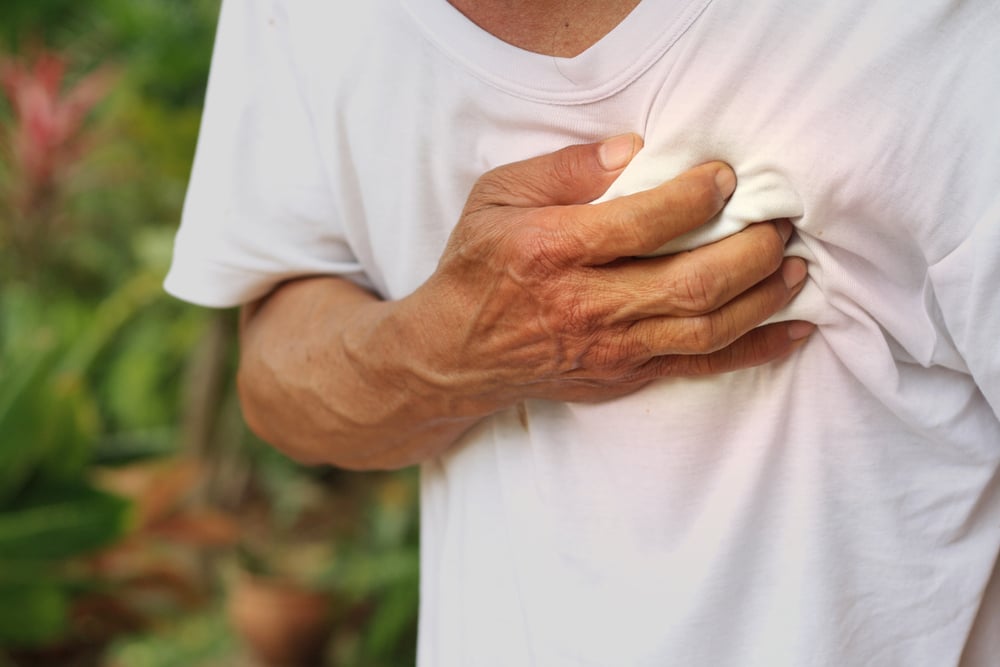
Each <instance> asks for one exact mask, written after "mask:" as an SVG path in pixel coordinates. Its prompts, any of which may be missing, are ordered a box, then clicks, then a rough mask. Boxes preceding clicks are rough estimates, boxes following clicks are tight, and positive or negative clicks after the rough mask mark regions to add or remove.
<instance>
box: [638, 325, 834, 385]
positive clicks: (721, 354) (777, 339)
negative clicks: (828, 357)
mask: <svg viewBox="0 0 1000 667" xmlns="http://www.w3.org/2000/svg"><path fill="white" fill-rule="evenodd" d="M815 329H816V326H815V325H814V324H811V323H809V322H803V321H800V320H794V321H790V322H778V323H776V324H769V325H767V326H763V327H758V328H756V329H752V330H751V331H749V332H748V333H746V334H744V335H743V336H741V337H740V338H739V339H737V340H736V341H735V342H733V344H732V345H729V346H727V347H724V348H722V349H721V350H717V351H715V352H712V353H710V354H699V355H671V356H665V357H656V358H653V359H651V360H650V361H648V362H647V363H646V364H645V366H644V367H643V368H642V369H641V371H640V373H641V374H642V375H643V376H645V377H648V378H651V379H652V378H657V377H693V376H700V375H715V374H717V373H728V372H730V371H737V370H742V369H744V368H751V367H753V366H759V365H761V364H765V363H768V362H771V361H774V360H776V359H780V358H781V357H783V356H785V355H787V354H788V353H790V352H791V351H793V350H795V349H796V348H798V347H800V346H801V345H802V344H803V343H805V342H806V340H808V338H809V335H810V334H812V332H813V331H814V330H815Z"/></svg>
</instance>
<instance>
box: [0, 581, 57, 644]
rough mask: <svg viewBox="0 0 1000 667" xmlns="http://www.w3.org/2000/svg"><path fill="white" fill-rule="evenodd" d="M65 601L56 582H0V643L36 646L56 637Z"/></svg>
mask: <svg viewBox="0 0 1000 667" xmlns="http://www.w3.org/2000/svg"><path fill="white" fill-rule="evenodd" d="M67 608H68V602H67V599H66V595H65V593H64V592H63V591H62V590H60V588H59V587H58V586H57V585H55V584H48V583H45V582H38V583H23V584H0V645H2V646H37V645H41V644H46V643H49V642H51V641H53V640H55V639H58V638H59V637H60V636H61V635H62V634H63V633H64V632H65V629H66V626H67V611H68V609H67Z"/></svg>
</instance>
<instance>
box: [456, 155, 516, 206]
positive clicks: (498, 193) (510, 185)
mask: <svg viewBox="0 0 1000 667" xmlns="http://www.w3.org/2000/svg"><path fill="white" fill-rule="evenodd" d="M518 185H519V179H518V178H517V177H516V176H515V175H514V173H513V172H512V170H511V169H510V168H509V167H508V166H506V165H505V166H502V167H495V168H493V169H490V170H489V171H487V172H486V173H484V174H483V175H482V176H480V177H479V178H478V179H477V180H476V182H475V184H474V185H473V186H472V191H471V192H470V193H469V199H468V203H467V208H468V209H470V210H473V211H475V210H480V209H484V208H489V207H492V206H502V205H504V204H506V203H507V199H508V197H509V193H510V192H511V191H512V189H514V188H515V187H516V186H518Z"/></svg>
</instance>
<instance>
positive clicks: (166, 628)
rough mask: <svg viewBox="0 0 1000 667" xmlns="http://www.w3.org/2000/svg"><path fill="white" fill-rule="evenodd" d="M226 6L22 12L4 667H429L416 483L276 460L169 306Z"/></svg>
mask: <svg viewBox="0 0 1000 667" xmlns="http://www.w3.org/2000/svg"><path fill="white" fill-rule="evenodd" d="M218 5H219V0H85V1H81V0H2V2H0V667H10V666H12V665H18V666H21V665H25V666H30V667H44V666H47V665H58V666H59V667H74V666H77V665H80V666H88V665H102V666H104V665H107V666H112V667H140V666H150V667H154V666H157V667H166V666H168V665H169V666H175V665H176V666H181V665H183V666H184V667H192V666H193V667H198V666H200V665H223V666H225V665H234V666H240V667H242V666H247V667H252V666H253V665H277V664H283V665H337V666H351V665H359V666H360V665H364V666H366V667H378V666H380V665H392V666H399V665H410V664H413V662H414V649H415V641H416V639H415V625H416V611H417V575H418V564H417V514H416V497H417V488H416V487H417V479H416V474H415V471H414V470H409V471H403V472H399V473H377V474H376V473H372V474H358V473H345V472H340V471H337V470H333V469H321V468H320V469H306V468H303V467H300V466H298V465H296V464H295V463H293V462H292V461H290V460H288V459H286V458H284V457H283V456H281V455H280V454H278V453H276V452H275V451H273V450H271V449H270V448H268V447H267V446H266V445H264V444H263V443H261V442H259V441H257V440H256V439H255V438H254V437H253V436H252V435H251V434H250V433H249V432H248V430H247V429H246V427H245V426H244V424H243V422H242V420H241V417H240V414H239V408H238V405H237V403H236V397H235V394H234V389H233V383H232V378H233V372H234V359H235V346H236V341H235V336H234V333H235V315H236V314H235V312H232V311H218V312H213V311H208V310H205V309H200V308H196V307H193V306H188V305H185V304H182V303H180V302H177V301H175V300H173V299H171V298H170V297H168V296H166V295H165V294H164V293H163V292H162V289H161V281H162V279H163V276H164V274H165V272H166V268H167V264H168V262H169V259H170V252H171V244H172V238H173V234H174V231H175V229H176V225H177V221H178V219H179V213H180V208H181V205H182V202H183V196H184V190H185V187H186V183H187V178H188V173H189V169H190V164H191V159H192V156H193V153H194V146H195V141H196V139H197V132H198V124H199V119H200V113H201V104H202V100H203V96H204V89H205V82H206V79H207V75H208V67H209V61H210V56H211V49H212V40H213V37H214V31H215V22H216V18H217V13H218V9H219V7H218Z"/></svg>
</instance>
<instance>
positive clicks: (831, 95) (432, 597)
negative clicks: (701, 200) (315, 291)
mask: <svg viewBox="0 0 1000 667" xmlns="http://www.w3.org/2000/svg"><path fill="white" fill-rule="evenodd" d="M998 54H1000V5H998V4H997V3H995V2H989V1H987V0H980V1H962V0H921V1H920V2H912V1H904V0H882V1H880V2H867V1H863V0H837V1H836V2H834V1H832V0H830V1H820V2H812V3H802V2H793V1H792V0H764V1H761V2H743V1H741V0H673V1H670V2H667V1H654V0H645V1H643V2H641V3H640V4H639V5H638V7H637V8H636V9H635V10H634V11H633V12H632V13H631V14H630V15H629V16H628V17H627V18H626V19H625V20H624V21H623V22H622V23H621V24H620V25H619V26H618V27H617V28H616V29H614V30H613V31H612V32H611V33H609V34H608V35H607V36H606V37H604V38H603V39H602V40H600V41H599V42H598V43H597V44H595V45H594V46H593V47H591V48H590V49H588V50H587V51H585V52H584V53H582V54H580V55H579V56H577V57H574V58H553V57H547V56H543V55H539V54H536V53H529V52H526V51H523V50H520V49H517V48H515V47H513V46H511V45H509V44H506V43H504V42H502V41H500V40H498V39H496V38H494V37H493V36H491V35H489V34H488V33H486V32H484V31H482V30H481V29H479V28H478V27H476V26H475V25H474V24H472V23H471V22H469V21H468V20H467V19H466V18H465V17H464V16H462V15H461V14H460V13H458V12H457V11H456V10H455V9H453V8H452V7H451V6H450V5H448V4H447V3H446V2H445V1H444V0H369V1H368V2H361V3H339V2H325V1H320V0H315V1H310V0H288V1H287V2H280V3H279V2H271V1H268V0H240V1H238V2H237V1H235V0H227V2H226V4H225V5H224V8H223V12H222V17H221V20H220V28H219V34H218V41H217V46H216V52H215V56H214V64H213V71H212V75H211V80H210V84H209V91H208V100H207V106H206V109H205V115H204V120H203V130H202V134H201V139H200V142H199V147H198V154H197V159H196V163H195V167H194V171H193V174H192V180H191V185H190V189H189V193H188V198H187V202H186V206H185V211H184V217H183V221H182V226H181V229H180V231H179V233H178V236H177V243H176V252H175V257H174V264H173V266H172V268H171V271H170V274H169V276H168V277H167V281H166V286H167V289H168V290H169V291H171V292H172V293H174V294H176V295H178V296H180V297H182V298H185V299H188V300H190V301H194V302H196V303H201V304H205V305H210V306H231V305H235V304H239V303H244V302H247V301H249V300H252V299H255V298H258V297H260V296H262V295H264V294H265V293H267V292H268V291H269V290H270V289H272V288H273V286H274V285H275V284H276V283H278V282H279V281H281V280H285V279H288V278H292V277H295V276H302V275H310V274H337V275H343V276H345V277H347V278H349V279H351V280H354V281H356V282H358V283H359V284H362V285H364V286H366V287H367V288H369V289H371V290H373V291H374V292H375V293H377V294H378V295H379V296H380V297H382V298H385V299H397V298H401V297H404V296H406V295H407V294H408V293H410V292H411V291H412V290H414V289H415V288H416V287H417V286H418V285H420V284H421V282H422V281H424V280H425V279H426V278H427V277H428V276H429V275H430V274H431V272H432V271H433V270H434V267H435V265H436V262H437V260H438V258H439V256H440V253H441V251H442V249H443V247H444V244H445V241H446V239H447V237H448V234H449V232H450V230H451V229H452V227H453V226H454V224H455V222H456V221H457V220H458V217H459V214H460V211H461V209H462V206H463V203H464V201H465V198H466V196H467V194H468V192H469V190H470V188H471V186H472V184H473V183H474V182H475V180H476V178H477V177H478V176H479V175H480V174H482V173H483V172H485V171H487V170H488V169H491V168H493V167H496V166H498V165H502V164H506V163H509V162H513V161H515V160H520V159H524V158H527V157H530V156H534V155H539V154H542V153H546V152H549V151H552V150H555V149H558V148H561V147H563V146H565V145H567V144H570V143H579V142H589V141H595V140H598V139H601V138H604V137H607V136H611V135H614V134H618V133H621V132H630V131H631V132H638V133H639V134H641V135H642V136H643V137H644V140H645V145H644V148H643V149H642V151H641V152H640V153H639V154H638V155H637V156H636V157H635V159H634V161H633V162H632V163H631V164H630V165H629V167H628V168H627V169H626V170H625V171H624V172H623V174H622V175H621V177H620V179H619V181H618V182H616V183H615V184H614V185H613V186H612V187H611V190H610V191H609V193H608V194H607V195H606V197H612V196H617V195H620V194H625V193H628V192H632V191H635V190H637V189H642V188H646V187H651V186H653V185H656V184H658V183H660V182H662V181H664V180H666V179H669V178H671V177H673V176H675V175H676V174H678V173H680V172H681V171H683V170H685V169H686V168H688V167H691V166H694V165H696V164H698V163H700V162H704V161H707V160H711V159H721V160H725V161H727V162H729V163H730V164H732V165H733V167H734V168H735V170H736V172H737V176H738V179H739V184H738V187H737V190H736V192H735V194H734V196H733V197H732V200H731V201H730V202H729V204H728V205H727V206H726V208H725V210H724V211H723V212H722V214H721V215H720V216H719V217H718V219H716V220H714V221H713V222H712V223H710V224H709V225H708V226H706V228H705V229H703V230H699V231H698V232H697V233H696V234H695V235H694V236H693V237H691V238H688V239H685V240H684V241H683V243H685V244H688V245H685V246H683V247H689V246H690V245H692V244H693V245H696V244H699V243H705V242H710V241H712V240H715V239H718V238H721V237H722V236H724V235H726V234H729V233H732V232H733V231H735V230H738V229H741V228H742V227H744V226H745V225H747V224H750V223H752V222H755V221H759V220H765V219H769V218H776V217H788V218H789V219H791V220H792V222H793V223H794V225H795V227H796V229H797V233H796V237H795V238H794V239H793V241H792V243H791V244H790V246H789V252H790V253H792V254H797V255H800V256H802V257H804V258H806V259H807V261H808V263H809V279H808V284H807V286H806V288H805V289H804V291H803V292H802V294H801V295H800V296H799V297H798V298H797V299H796V301H795V302H794V303H793V304H792V306H791V307H790V308H789V309H788V311H787V312H784V313H781V314H779V315H778V317H779V318H792V317H794V318H804V319H809V320H811V321H813V322H816V323H817V324H818V325H819V326H818V330H817V332H816V333H815V334H814V335H813V336H812V337H811V338H810V339H809V341H808V342H807V343H806V344H805V345H804V346H803V347H801V348H800V349H799V350H797V351H796V352H795V353H794V354H792V355H791V356H790V357H788V358H786V359H784V360H782V361H779V362H776V363H772V364H769V365H765V366H762V367H759V368H754V369H750V370H746V371H740V372H735V373H729V374H725V375H721V376H717V377H711V378H700V379H668V380H663V381H659V382H656V383H654V384H652V385H650V386H649V387H647V388H645V389H643V390H642V391H639V392H637V393H635V394H633V395H630V396H627V397H624V398H621V399H618V400H614V401H609V402H606V403H601V404H597V405H579V404H567V403H557V402H549V401H528V402H527V404H526V406H525V409H524V412H523V413H522V414H520V415H519V414H517V412H516V411H514V410H511V411H509V412H502V413H499V414H496V415H494V416H493V417H491V418H488V419H486V420H484V421H483V422H481V423H480V424H479V425H478V426H476V427H475V428H474V429H473V430H471V431H470V432H469V433H467V434H466V435H465V436H464V437H463V438H462V440H461V441H460V442H459V443H458V444H457V445H456V446H455V447H454V448H453V449H452V450H451V451H450V452H449V453H448V454H447V455H446V456H443V457H442V458H440V459H437V460H433V461H429V462H427V463H425V464H424V465H423V467H422V499H421V520H422V528H421V529H422V538H421V578H422V581H421V610H420V640H419V654H420V658H419V660H420V664H421V665H423V666H424V667H431V666H433V667H440V666H445V667H452V666H453V667H469V666H476V665H484V666H487V665H489V666H492V665H497V666H500V665H503V666H509V665H542V666H545V667H561V666H570V665H573V666H575V665H601V666H604V665H608V666H611V665H614V666H622V665H626V666H628V665H642V666H657V667H659V666H663V665H685V666H689V665H695V666H698V665H706V666H711V667H726V666H732V667H752V666H761V667H763V666H766V667H776V666H788V667H792V666H796V667H798V666H802V665H810V666H831V667H832V666H837V667H842V666H845V665H851V666H859V665H878V666H884V665H901V666H906V667H914V666H927V667H943V666H947V665H958V664H962V665H966V666H971V667H987V666H989V665H995V664H1000V663H998V662H997V661H998V660H1000V658H998V657H997V656H1000V646H998V644H1000V590H998V583H997V579H998V577H997V575H995V574H991V573H992V572H993V571H994V567H995V563H996V559H997V554H998V550H1000V478H998V470H1000V419H998V414H1000V351H998V344H997V343H998V338H1000V55H998ZM675 249H676V248H667V249H666V250H675ZM427 317H434V313H433V312H429V313H427ZM991 582H992V583H991Z"/></svg>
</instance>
